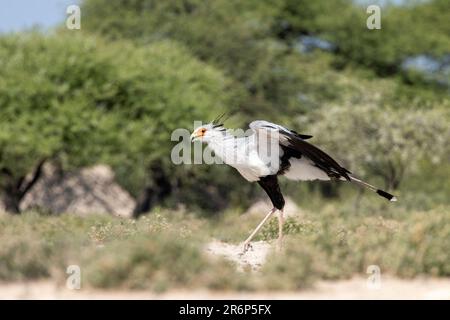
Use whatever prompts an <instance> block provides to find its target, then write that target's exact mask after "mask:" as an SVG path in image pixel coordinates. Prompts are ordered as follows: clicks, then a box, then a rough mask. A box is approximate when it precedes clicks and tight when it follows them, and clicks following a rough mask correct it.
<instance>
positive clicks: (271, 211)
mask: <svg viewBox="0 0 450 320" xmlns="http://www.w3.org/2000/svg"><path fill="white" fill-rule="evenodd" d="M276 210H277V209H276V208H273V209H272V210H270V211H269V213H268V214H267V215H266V216H265V217H264V219H263V220H262V221H261V222H260V223H259V224H258V226H257V227H256V229H255V230H253V232H252V234H251V235H250V236H249V237H248V238H247V240H245V241H244V250H243V252H242V254H244V253H246V252H247V250H248V249H249V248H250V247H251V246H250V241H252V239H253V237H254V236H255V235H256V234H257V233H258V231H259V230H260V229H261V228H262V226H263V225H264V223H266V221H267V220H268V219H269V218H270V217H271V216H272V214H273V213H274V212H275V211H276Z"/></svg>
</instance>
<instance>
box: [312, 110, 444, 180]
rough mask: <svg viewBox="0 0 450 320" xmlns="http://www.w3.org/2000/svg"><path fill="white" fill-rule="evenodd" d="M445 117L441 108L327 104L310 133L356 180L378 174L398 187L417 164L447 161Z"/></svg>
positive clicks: (318, 115)
mask: <svg viewBox="0 0 450 320" xmlns="http://www.w3.org/2000/svg"><path fill="white" fill-rule="evenodd" d="M449 117H450V115H449V114H448V112H447V111H446V110H445V109H432V110H422V109H420V110H412V109H400V110H391V109H388V108H384V109H381V107H377V106H376V105H374V104H371V103H370V102H369V103H367V104H364V105H353V104H352V105H341V106H339V107H337V106H330V107H328V108H326V109H321V110H320V111H319V112H318V113H317V115H316V117H314V120H313V123H314V126H312V127H311V129H310V130H309V132H311V133H312V134H313V135H315V137H316V138H317V140H316V141H317V143H318V144H319V145H321V146H323V147H324V148H325V150H333V155H335V156H336V157H337V158H338V159H341V160H342V161H343V163H344V164H345V166H346V167H347V168H349V169H350V170H351V171H352V170H353V171H354V173H355V174H356V175H357V176H358V175H359V176H362V177H363V176H367V175H369V176H371V175H374V176H379V177H382V178H383V179H384V183H385V187H389V188H397V187H398V186H399V185H400V182H401V181H402V180H403V179H404V177H405V176H407V175H410V174H411V173H413V172H417V171H418V170H419V169H420V164H421V161H422V160H424V159H426V160H429V161H431V162H432V163H433V164H435V165H436V164H438V163H443V162H445V161H447V157H448V155H449V153H450V150H449V149H448V143H447V141H448V139H449V138H450V131H449V127H448V122H449V120H450V118H449ZM328 133H332V134H328Z"/></svg>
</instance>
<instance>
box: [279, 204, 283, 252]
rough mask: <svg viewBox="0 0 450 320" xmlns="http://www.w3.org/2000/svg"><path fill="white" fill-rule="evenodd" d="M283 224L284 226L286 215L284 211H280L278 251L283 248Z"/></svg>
mask: <svg viewBox="0 0 450 320" xmlns="http://www.w3.org/2000/svg"><path fill="white" fill-rule="evenodd" d="M283 224H284V215H283V209H281V210H279V211H278V249H279V250H281V248H282V247H283Z"/></svg>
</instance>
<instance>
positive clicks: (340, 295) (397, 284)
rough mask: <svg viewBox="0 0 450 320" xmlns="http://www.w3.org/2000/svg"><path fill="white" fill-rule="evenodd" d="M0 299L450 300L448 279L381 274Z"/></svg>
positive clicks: (11, 289) (19, 292)
mask: <svg viewBox="0 0 450 320" xmlns="http://www.w3.org/2000/svg"><path fill="white" fill-rule="evenodd" d="M0 299H445V300H450V279H415V280H400V279H396V278H390V277H389V278H387V277H383V278H382V280H381V287H380V288H379V289H370V288H368V287H367V282H366V279H364V278H354V279H351V280H343V281H335V282H326V281H321V282H318V283H317V285H316V286H315V288H314V289H308V290H302V291H296V292H258V293H245V292H217V291H213V292H212V291H207V290H196V291H192V290H172V291H168V292H165V293H163V294H155V293H152V292H148V291H121V290H115V291H101V290H91V289H89V290H88V289H83V288H81V289H80V290H69V289H66V288H65V287H58V286H56V285H55V284H54V283H52V282H49V281H45V282H30V283H10V284H0Z"/></svg>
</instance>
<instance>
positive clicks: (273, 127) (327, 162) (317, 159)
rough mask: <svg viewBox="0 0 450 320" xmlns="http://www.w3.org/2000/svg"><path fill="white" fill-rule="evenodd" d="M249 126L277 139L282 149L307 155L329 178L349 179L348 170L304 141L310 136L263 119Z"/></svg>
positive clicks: (256, 131)
mask: <svg viewBox="0 0 450 320" xmlns="http://www.w3.org/2000/svg"><path fill="white" fill-rule="evenodd" d="M249 126H250V129H252V130H253V131H254V132H255V134H257V135H265V136H268V137H269V138H270V139H277V140H278V143H279V144H280V146H281V147H282V148H283V149H288V150H292V151H295V152H296V153H297V154H300V155H301V156H304V157H307V158H308V159H309V160H311V161H312V163H314V165H315V166H316V167H318V168H319V169H321V170H323V171H324V172H325V173H326V174H327V175H328V176H329V177H330V178H335V179H340V178H341V177H342V178H345V179H346V180H349V181H350V180H351V179H350V177H349V175H348V174H350V173H351V172H350V171H348V170H347V169H345V168H343V167H341V166H340V165H339V164H338V163H337V162H336V161H335V160H334V159H333V158H331V157H330V156H329V155H328V154H326V153H325V152H323V151H322V150H320V149H319V148H317V147H315V146H313V145H312V144H310V143H308V142H307V141H305V140H306V139H309V138H311V137H312V136H309V135H302V134H298V133H297V132H295V131H292V130H289V129H287V128H285V127H283V126H280V125H278V124H275V123H271V122H268V121H263V120H257V121H253V122H252V123H250V125H249ZM274 133H277V134H274Z"/></svg>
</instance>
